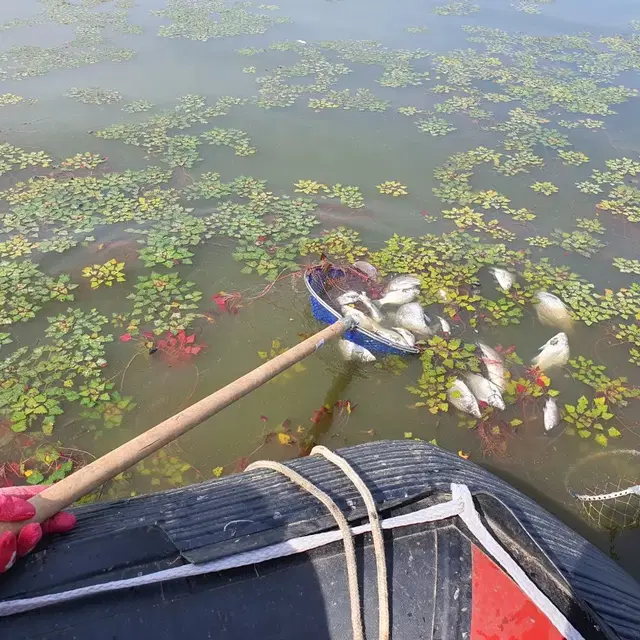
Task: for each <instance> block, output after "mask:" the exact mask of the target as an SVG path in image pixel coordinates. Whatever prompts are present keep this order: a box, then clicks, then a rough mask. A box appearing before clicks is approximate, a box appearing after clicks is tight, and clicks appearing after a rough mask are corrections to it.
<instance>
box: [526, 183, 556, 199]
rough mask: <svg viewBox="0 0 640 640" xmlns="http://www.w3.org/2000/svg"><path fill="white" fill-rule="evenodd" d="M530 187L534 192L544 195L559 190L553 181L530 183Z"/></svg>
mask: <svg viewBox="0 0 640 640" xmlns="http://www.w3.org/2000/svg"><path fill="white" fill-rule="evenodd" d="M531 188H532V189H533V190H534V191H535V192H536V193H542V194H543V195H545V196H550V195H552V194H554V193H558V191H559V189H558V187H556V185H555V184H553V182H534V183H533V184H532V185H531Z"/></svg>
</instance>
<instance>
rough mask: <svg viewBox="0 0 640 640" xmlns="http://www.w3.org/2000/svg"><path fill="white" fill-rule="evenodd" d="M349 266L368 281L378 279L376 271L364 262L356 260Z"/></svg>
mask: <svg viewBox="0 0 640 640" xmlns="http://www.w3.org/2000/svg"><path fill="white" fill-rule="evenodd" d="M351 266H352V267H354V268H355V269H357V270H358V271H360V273H364V275H365V276H367V278H369V280H373V281H374V282H375V281H376V280H377V279H378V270H377V269H376V268H375V267H374V266H373V265H372V264H370V263H369V262H367V261H366V260H356V262H354V263H353V265H351Z"/></svg>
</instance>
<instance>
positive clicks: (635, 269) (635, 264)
mask: <svg viewBox="0 0 640 640" xmlns="http://www.w3.org/2000/svg"><path fill="white" fill-rule="evenodd" d="M613 266H614V267H615V268H616V269H618V271H621V272H622V273H634V274H635V275H637V276H640V260H627V259H626V258H614V259H613Z"/></svg>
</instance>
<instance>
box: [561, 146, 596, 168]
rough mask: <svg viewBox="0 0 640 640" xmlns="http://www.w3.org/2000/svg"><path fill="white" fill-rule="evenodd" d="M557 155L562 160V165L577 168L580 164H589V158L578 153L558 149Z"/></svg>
mask: <svg viewBox="0 0 640 640" xmlns="http://www.w3.org/2000/svg"><path fill="white" fill-rule="evenodd" d="M558 155H559V156H560V157H561V158H562V164H565V165H571V166H574V167H579V166H580V165H581V164H585V163H586V162H589V156H587V155H586V154H584V153H581V152H580V151H565V150H564V149H560V151H558Z"/></svg>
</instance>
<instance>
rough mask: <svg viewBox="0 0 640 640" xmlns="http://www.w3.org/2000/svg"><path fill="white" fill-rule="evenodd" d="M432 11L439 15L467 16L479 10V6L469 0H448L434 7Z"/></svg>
mask: <svg viewBox="0 0 640 640" xmlns="http://www.w3.org/2000/svg"><path fill="white" fill-rule="evenodd" d="M432 11H433V13H435V14H437V15H439V16H468V15H469V14H470V13H475V12H476V11H480V7H479V6H478V5H477V4H473V3H472V2H469V0H449V2H447V3H446V4H442V5H439V6H437V7H434V8H433V9H432Z"/></svg>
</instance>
